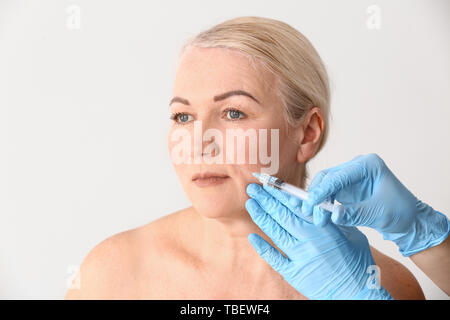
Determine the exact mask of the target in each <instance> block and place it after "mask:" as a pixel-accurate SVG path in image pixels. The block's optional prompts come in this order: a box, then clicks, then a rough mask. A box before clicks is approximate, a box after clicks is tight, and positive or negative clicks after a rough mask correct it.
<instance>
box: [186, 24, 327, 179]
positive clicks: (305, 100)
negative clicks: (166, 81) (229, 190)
mask: <svg viewBox="0 0 450 320" xmlns="http://www.w3.org/2000/svg"><path fill="white" fill-rule="evenodd" d="M189 46H194V47H202V48H217V47H220V48H228V49H234V50H238V51H240V52H242V53H244V54H246V56H248V58H250V60H251V61H252V62H253V65H255V61H257V62H259V63H260V65H262V66H263V67H264V68H265V69H267V70H269V71H270V72H271V73H272V74H274V75H275V78H276V86H277V90H276V92H277V94H278V96H279V97H280V99H281V101H282V104H283V107H284V111H285V115H286V121H287V123H288V124H289V125H291V126H292V127H296V126H297V125H298V124H299V123H301V121H302V120H303V117H304V115H305V114H306V113H307V112H308V111H309V110H310V109H311V108H312V107H314V106H315V107H319V108H320V109H321V111H322V114H323V118H324V127H323V131H322V136H321V140H320V142H319V147H318V149H317V152H319V151H320V150H321V149H322V147H323V145H324V144H325V142H326V139H327V136H328V122H329V109H330V88H329V80H328V75H327V72H326V69H325V66H324V64H323V62H322V60H321V58H320V56H319V54H318V53H317V52H316V50H315V49H314V47H313V46H312V44H311V43H310V42H309V41H308V39H306V37H305V36H304V35H303V34H301V33H300V32H299V31H298V30H296V29H295V28H293V27H291V26H290V25H288V24H286V23H284V22H281V21H278V20H274V19H270V18H263V17H252V16H248V17H238V18H234V19H231V20H227V21H224V22H222V23H220V24H218V25H215V26H213V27H212V28H210V29H208V30H205V31H202V32H200V33H199V34H197V35H196V36H194V37H192V38H190V39H189V40H188V41H187V42H186V43H185V44H184V46H183V47H182V50H181V52H180V55H182V53H183V52H184V50H185V49H186V48H187V47H189ZM317 152H316V154H317ZM303 171H304V177H303V179H302V180H303V181H301V182H300V184H301V185H302V186H303V185H304V180H305V179H306V176H307V172H306V170H305V168H304V170H303Z"/></svg>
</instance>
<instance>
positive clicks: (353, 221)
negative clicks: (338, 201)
mask: <svg viewBox="0 0 450 320" xmlns="http://www.w3.org/2000/svg"><path fill="white" fill-rule="evenodd" d="M375 219H376V217H374V215H372V214H369V212H367V209H366V205H365V204H364V202H359V203H355V204H353V205H346V206H345V207H343V206H338V207H336V208H335V209H334V210H333V213H332V214H331V221H333V222H334V223H335V224H338V225H341V226H354V227H357V226H360V227H375V221H374V220H375Z"/></svg>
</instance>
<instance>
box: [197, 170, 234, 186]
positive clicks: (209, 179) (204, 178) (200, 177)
mask: <svg viewBox="0 0 450 320" xmlns="http://www.w3.org/2000/svg"><path fill="white" fill-rule="evenodd" d="M228 178H230V177H229V176H228V175H226V174H222V173H215V172H202V173H196V174H194V175H193V176H192V181H193V182H194V183H195V184H196V185H197V186H198V187H200V188H205V187H210V186H216V185H219V184H222V183H224V182H226V181H227V180H228Z"/></svg>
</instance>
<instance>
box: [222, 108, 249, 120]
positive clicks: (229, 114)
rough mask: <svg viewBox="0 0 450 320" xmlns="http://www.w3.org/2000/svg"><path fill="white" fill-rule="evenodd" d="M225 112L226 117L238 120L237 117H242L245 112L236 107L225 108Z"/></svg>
mask: <svg viewBox="0 0 450 320" xmlns="http://www.w3.org/2000/svg"><path fill="white" fill-rule="evenodd" d="M225 112H226V114H227V118H228V119H229V120H238V119H242V118H243V117H244V116H245V114H244V113H243V112H241V111H239V110H236V109H227V110H225Z"/></svg>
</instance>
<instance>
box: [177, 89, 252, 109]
mask: <svg viewBox="0 0 450 320" xmlns="http://www.w3.org/2000/svg"><path fill="white" fill-rule="evenodd" d="M231 96H246V97H249V98H250V99H252V100H254V101H256V102H257V103H260V102H259V101H258V100H257V99H256V98H255V97H254V96H252V95H251V94H250V93H248V92H247V91H244V90H232V91H228V92H225V93H222V94H219V95H217V96H214V102H217V101H221V100H225V99H227V98H229V97H231ZM174 102H180V103H182V104H185V105H188V106H189V105H190V103H189V101H188V100H187V99H184V98H180V97H173V98H172V100H170V103H169V106H170V105H171V104H172V103H174Z"/></svg>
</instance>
